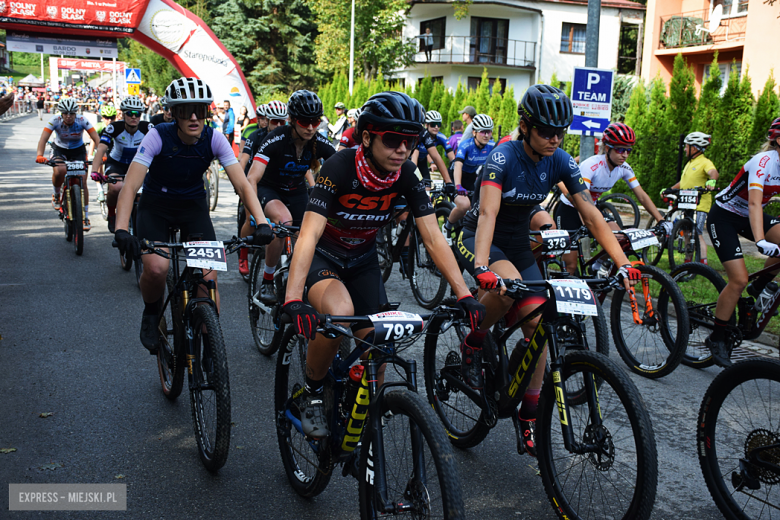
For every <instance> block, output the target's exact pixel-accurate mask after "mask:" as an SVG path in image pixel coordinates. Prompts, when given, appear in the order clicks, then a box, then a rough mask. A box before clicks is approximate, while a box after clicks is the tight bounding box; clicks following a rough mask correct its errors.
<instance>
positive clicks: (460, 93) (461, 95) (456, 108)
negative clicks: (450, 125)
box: [447, 78, 466, 121]
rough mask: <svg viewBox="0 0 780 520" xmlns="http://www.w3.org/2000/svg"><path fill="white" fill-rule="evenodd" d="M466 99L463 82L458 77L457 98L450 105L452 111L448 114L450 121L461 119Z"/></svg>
mask: <svg viewBox="0 0 780 520" xmlns="http://www.w3.org/2000/svg"><path fill="white" fill-rule="evenodd" d="M465 99H466V92H465V91H464V90H463V83H461V82H460V78H459V79H458V86H457V87H456V88H455V98H454V99H453V100H452V104H451V105H450V113H449V114H448V117H447V119H449V120H450V121H455V120H456V119H460V113H459V112H460V111H461V110H462V109H463V107H464V106H466V105H465V103H464V101H465Z"/></svg>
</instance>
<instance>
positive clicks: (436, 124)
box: [428, 123, 441, 128]
mask: <svg viewBox="0 0 780 520" xmlns="http://www.w3.org/2000/svg"><path fill="white" fill-rule="evenodd" d="M428 126H433V127H436V128H441V123H428Z"/></svg>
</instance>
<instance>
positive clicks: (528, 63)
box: [391, 0, 645, 96]
mask: <svg viewBox="0 0 780 520" xmlns="http://www.w3.org/2000/svg"><path fill="white" fill-rule="evenodd" d="M601 5H602V10H601V20H600V28H599V67H600V68H606V69H615V68H617V64H618V48H619V42H620V35H621V32H622V30H623V29H624V28H626V27H633V28H637V27H638V26H640V24H642V22H643V19H644V9H645V7H644V6H643V5H642V4H639V3H636V2H631V1H629V0H602V4H601ZM587 20H588V4H587V0H541V1H531V0H473V3H472V4H471V5H470V6H469V12H468V16H466V17H464V18H462V19H460V20H458V19H456V18H455V11H454V6H453V3H452V1H451V0H438V1H437V0H423V1H418V0H410V8H409V12H408V14H407V22H406V26H405V28H404V33H403V36H404V37H405V38H419V37H420V35H421V34H424V33H425V30H426V28H430V29H431V34H432V35H433V39H434V45H433V51H432V52H431V56H430V60H429V59H428V56H427V55H426V53H425V52H424V46H423V45H424V44H423V41H422V39H420V43H419V52H418V53H417V55H416V56H415V63H414V64H413V65H411V66H409V67H407V68H405V69H402V70H397V71H393V72H392V73H391V76H392V77H393V78H394V79H400V80H402V81H404V82H405V83H408V82H411V83H412V84H417V83H418V82H419V81H420V80H422V78H424V77H425V75H426V74H428V75H430V76H432V77H433V78H434V79H436V80H440V81H443V82H444V84H445V85H446V86H447V87H452V88H455V87H456V86H457V84H458V80H459V79H460V80H461V81H462V82H463V84H464V86H466V85H467V86H468V87H469V88H476V87H477V86H478V85H479V82H480V80H481V77H482V69H483V68H487V70H488V76H489V77H490V80H491V85H492V83H493V82H494V81H496V80H497V79H498V80H499V81H500V82H501V84H502V91H503V90H505V89H506V88H507V87H508V86H509V85H511V86H514V90H515V95H516V96H519V95H520V93H522V92H524V91H525V89H526V88H528V86H529V85H532V84H534V83H537V82H540V81H549V80H550V78H551V77H552V75H553V73H555V74H556V76H557V77H558V79H559V80H561V81H569V80H571V78H572V75H573V71H574V67H580V66H585V29H586V25H587ZM639 32H640V33H641V29H640V31H639Z"/></svg>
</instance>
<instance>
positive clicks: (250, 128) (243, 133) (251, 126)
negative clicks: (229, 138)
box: [241, 123, 260, 139]
mask: <svg viewBox="0 0 780 520" xmlns="http://www.w3.org/2000/svg"><path fill="white" fill-rule="evenodd" d="M258 128H260V127H259V126H258V125H257V123H249V124H248V125H246V127H244V129H243V130H241V139H246V138H247V137H249V136H250V135H252V133H254V131H255V130H257V129H258Z"/></svg>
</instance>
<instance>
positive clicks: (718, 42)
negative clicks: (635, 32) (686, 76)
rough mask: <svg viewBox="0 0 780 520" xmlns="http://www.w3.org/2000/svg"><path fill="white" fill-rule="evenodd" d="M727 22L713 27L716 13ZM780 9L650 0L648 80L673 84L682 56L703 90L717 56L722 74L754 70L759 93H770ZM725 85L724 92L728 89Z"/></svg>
mask: <svg viewBox="0 0 780 520" xmlns="http://www.w3.org/2000/svg"><path fill="white" fill-rule="evenodd" d="M718 5H720V6H721V7H720V9H721V10H722V13H723V16H722V18H721V21H720V24H719V25H718V26H717V27H710V25H711V18H712V17H713V16H712V13H713V9H714V8H715V7H716V6H718ZM778 15H780V5H775V6H774V7H772V6H771V5H769V4H767V3H765V2H764V0H649V1H648V3H647V21H646V28H645V41H644V49H643V53H642V54H643V61H642V78H643V79H644V80H651V79H652V78H654V77H655V76H656V75H660V76H661V78H662V79H664V80H665V81H666V82H669V79H670V78H671V76H672V69H673V67H674V57H675V56H676V55H677V54H678V53H682V54H683V56H684V57H685V59H686V60H687V62H688V64H689V65H691V66H693V70H694V73H695V76H696V87H697V88H701V84H702V82H703V81H704V79H705V77H706V76H707V74H709V66H710V64H711V63H712V59H713V56H714V55H715V52H716V51H717V53H718V64H719V66H720V70H721V74H729V73H730V72H731V70H732V69H734V68H735V69H736V70H737V72H738V73H740V74H741V73H742V71H744V70H746V69H747V68H748V67H749V68H750V77H751V79H752V85H753V91H754V93H758V91H760V90H761V89H763V87H764V82H765V81H766V79H767V78H768V77H769V74H770V73H771V69H772V68H773V67H774V63H775V61H774V56H773V54H774V53H773V51H772V50H771V49H770V47H769V46H767V41H769V40H768V39H769V36H770V35H772V34H773V31H775V30H777V29H778V27H780V23H779V22H778ZM725 85H726V82H725V81H724V84H723V88H724V89H725Z"/></svg>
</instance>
